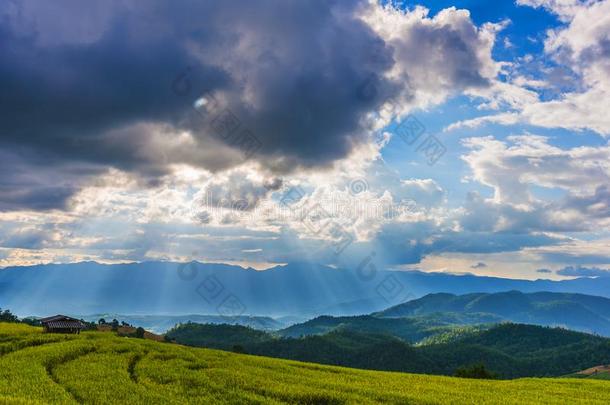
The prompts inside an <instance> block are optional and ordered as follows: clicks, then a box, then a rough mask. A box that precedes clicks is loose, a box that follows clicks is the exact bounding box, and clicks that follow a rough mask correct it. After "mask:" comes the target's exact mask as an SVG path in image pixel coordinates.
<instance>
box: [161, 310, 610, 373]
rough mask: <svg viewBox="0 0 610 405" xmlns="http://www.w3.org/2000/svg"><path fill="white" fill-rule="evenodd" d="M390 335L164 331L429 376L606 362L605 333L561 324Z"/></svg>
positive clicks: (262, 351)
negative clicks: (410, 338) (424, 338)
mask: <svg viewBox="0 0 610 405" xmlns="http://www.w3.org/2000/svg"><path fill="white" fill-rule="evenodd" d="M334 319H336V318H334ZM359 319H360V320H363V319H364V318H362V317H360V318H359ZM318 325H319V324H318ZM369 329H370V328H369ZM375 330H377V329H375ZM393 333H394V330H391V329H390V330H388V331H387V332H386V333H385V334H381V333H370V332H369V331H368V329H365V328H363V329H362V331H357V330H355V329H354V325H353V324H351V323H347V324H344V325H340V326H338V327H335V328H333V329H330V332H327V333H321V334H314V335H308V336H303V337H300V338H290V337H289V338H281V337H277V336H274V335H271V334H266V333H265V332H261V331H256V330H254V329H250V328H246V327H243V326H228V325H224V326H223V325H198V324H185V325H181V326H178V327H176V328H174V329H172V330H170V331H169V332H168V334H167V336H168V337H170V338H171V339H173V340H175V341H176V342H178V343H182V344H188V345H193V346H199V347H208V348H215V349H224V350H232V348H233V347H235V346H239V347H240V349H242V350H245V351H246V352H247V353H250V354H257V355H261V356H270V357H278V358H284V359H291V360H299V361H310V362H316V363H322V364H331V365H338V366H347V367H356V368H365V369H372V370H385V371H402V372H414V373H426V374H443V375H453V374H454V373H455V372H456V370H457V369H458V368H460V367H465V366H470V365H473V364H475V363H483V364H485V365H486V366H487V367H488V368H489V369H490V370H491V371H492V372H494V373H495V374H497V375H498V376H499V377H500V378H518V377H551V376H556V377H559V376H562V375H565V374H569V373H573V372H576V371H580V370H582V369H586V368H589V367H593V366H597V365H599V364H606V363H610V339H608V338H604V337H601V336H594V335H589V334H585V333H581V332H574V331H569V330H566V329H561V328H550V327H542V326H535V325H521V324H509V323H506V324H500V325H495V326H492V327H489V328H484V329H477V328H474V327H466V328H457V329H453V330H452V331H450V332H446V333H442V334H441V335H436V336H433V337H431V338H430V339H428V344H425V345H418V346H412V345H410V344H409V343H408V342H406V341H404V340H402V339H400V338H399V337H398V336H396V335H395V334H393ZM223 339H225V340H223Z"/></svg>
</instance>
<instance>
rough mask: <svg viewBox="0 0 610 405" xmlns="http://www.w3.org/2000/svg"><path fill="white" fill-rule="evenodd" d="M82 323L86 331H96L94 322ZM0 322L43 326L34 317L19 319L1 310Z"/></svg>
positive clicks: (6, 310)
mask: <svg viewBox="0 0 610 405" xmlns="http://www.w3.org/2000/svg"><path fill="white" fill-rule="evenodd" d="M80 321H81V323H82V324H83V325H85V329H90V330H94V329H96V324H95V323H94V322H88V321H85V320H84V319H80ZM0 322H11V323H24V324H26V325H30V326H42V324H41V323H40V319H38V318H34V317H26V318H19V317H18V316H17V315H15V314H13V313H12V312H11V311H10V310H9V309H4V310H3V309H2V308H0Z"/></svg>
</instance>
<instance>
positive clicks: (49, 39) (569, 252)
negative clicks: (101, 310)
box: [0, 0, 610, 279]
mask: <svg viewBox="0 0 610 405" xmlns="http://www.w3.org/2000/svg"><path fill="white" fill-rule="evenodd" d="M0 88H1V89H2V92H1V93H0V116H1V119H0V267H8V266H20V265H32V264H39V263H72V262H79V261H98V262H103V263H119V262H133V261H137V262H140V261H152V260H168V261H190V260H198V261H202V262H224V263H237V264H240V265H243V266H252V267H254V268H256V269H265V268H269V267H271V266H274V265H276V264H282V263H289V262H304V261H305V262H312V263H320V264H326V265H330V266H334V267H339V268H344V267H354V266H358V265H359V263H361V262H362V261H363V260H365V259H366V258H370V259H371V260H374V262H375V264H376V266H378V267H379V268H388V269H397V270H408V269H419V270H423V271H443V272H451V273H472V274H477V275H493V276H499V277H511V278H528V279H536V278H549V279H563V278H571V277H578V276H587V277H588V276H598V275H607V271H609V269H610V143H609V137H610V114H609V112H610V111H609V110H610V108H609V106H610V0H604V1H593V0H587V1H577V0H516V1H509V0H502V1H498V2H493V3H492V2H488V1H474V0H468V1H457V0H456V1H421V2H376V1H365V0H354V1H351V0H349V1H333V0H328V1H310V0H307V1H305V0H302V1H300V0H299V1H291V2H281V1H272V0H259V1H256V2H252V1H223V2H207V1H206V2H201V1H190V0H185V1H181V2H170V1H160V0H152V1H148V2H138V1H132V0H108V1H103V2H102V1H99V2H93V3H87V4H85V3H83V2H80V1H76V0H58V1H54V2H47V1H42V0H6V1H3V2H2V3H0Z"/></svg>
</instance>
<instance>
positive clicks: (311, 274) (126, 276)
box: [0, 262, 610, 317]
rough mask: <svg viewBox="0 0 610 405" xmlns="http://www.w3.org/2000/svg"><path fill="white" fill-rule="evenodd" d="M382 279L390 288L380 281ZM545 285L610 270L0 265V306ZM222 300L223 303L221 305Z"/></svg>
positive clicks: (196, 306) (559, 287) (605, 286)
mask: <svg viewBox="0 0 610 405" xmlns="http://www.w3.org/2000/svg"><path fill="white" fill-rule="evenodd" d="M388 279H391V280H392V283H393V284H392V285H393V286H394V287H395V288H394V290H391V291H390V290H388V288H380V286H382V285H383V284H382V283H383V282H384V281H385V280H388ZM508 290H519V291H522V292H537V291H555V292H572V293H583V294H591V295H598V296H605V297H610V277H609V278H599V279H589V278H579V279H574V280H565V281H550V280H536V281H529V280H513V279H503V278H494V277H478V276H474V275H453V274H443V273H423V272H418V271H384V270H379V271H378V272H377V273H376V274H375V277H374V279H373V280H371V279H370V278H369V277H367V278H363V277H361V276H360V275H359V274H358V272H357V271H356V270H354V269H336V268H332V267H328V266H323V265H317V264H308V263H291V264H288V265H285V266H276V267H274V268H272V269H269V270H266V271H256V270H254V269H244V268H242V267H238V266H232V265H226V264H213V263H198V262H192V263H187V264H184V263H183V264H180V263H172V262H145V263H129V264H115V265H105V264H99V263H95V262H83V263H75V264H65V265H63V264H50V265H38V266H29V267H9V268H6V269H3V270H0V307H3V308H10V309H11V310H13V311H14V312H15V313H17V314H18V315H21V316H27V315H39V316H42V315H50V314H54V313H73V314H94V313H122V314H134V315H137V314H147V315H185V314H202V315H220V316H227V317H233V316H242V315H260V316H273V317H278V316H287V315H296V316H303V317H313V316H317V315H335V316H338V315H357V314H363V313H371V312H375V311H381V310H383V309H384V308H387V307H389V306H391V305H397V304H401V303H403V302H405V301H407V300H409V299H412V298H418V297H422V296H424V295H426V294H430V293H437V292H447V293H452V294H467V293H475V292H477V293H478V292H484V293H492V292H502V291H508ZM229 304H231V305H229Z"/></svg>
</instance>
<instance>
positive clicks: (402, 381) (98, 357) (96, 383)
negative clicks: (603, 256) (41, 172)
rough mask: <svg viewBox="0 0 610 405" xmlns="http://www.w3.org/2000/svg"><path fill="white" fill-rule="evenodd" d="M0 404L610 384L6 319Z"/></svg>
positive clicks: (299, 397)
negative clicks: (51, 327) (243, 350)
mask: <svg viewBox="0 0 610 405" xmlns="http://www.w3.org/2000/svg"><path fill="white" fill-rule="evenodd" d="M0 353H1V354H0V403H15V404H22V403H66V404H68V403H94V404H98V403H99V404H102V403H136V404H137V403H170V404H171V403H201V404H209V403H220V404H233V403H271V404H282V403H291V404H348V403H350V404H351V403H354V404H356V403H358V404H371V403H428V404H429V403H469V404H472V403H499V402H501V403H505V404H511V403H512V404H517V403H519V404H522V403H548V404H550V403H557V402H562V403H587V404H596V403H597V404H607V403H609V402H610V389H608V388H609V386H608V382H607V381H601V380H590V379H570V378H562V379H537V378H528V379H520V380H513V381H495V380H478V379H462V378H454V377H441V376H427V375H418V374H403V373H392V372H380V371H366V370H356V369H349V368H342V367H334V366H323V365H317V364H311V363H302V362H297V361H290V360H280V359H271V358H266V357H258V356H251V355H243V354H235V353H230V352H224V351H217V350H211V349H200V348H191V347H186V346H180V345H176V344H170V343H161V342H156V341H153V340H147V339H137V338H129V337H120V336H117V335H116V334H115V333H114V332H97V331H88V332H84V333H81V334H80V335H54V334H44V333H42V330H41V329H40V328H36V327H32V326H28V325H22V324H9V323H0Z"/></svg>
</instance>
